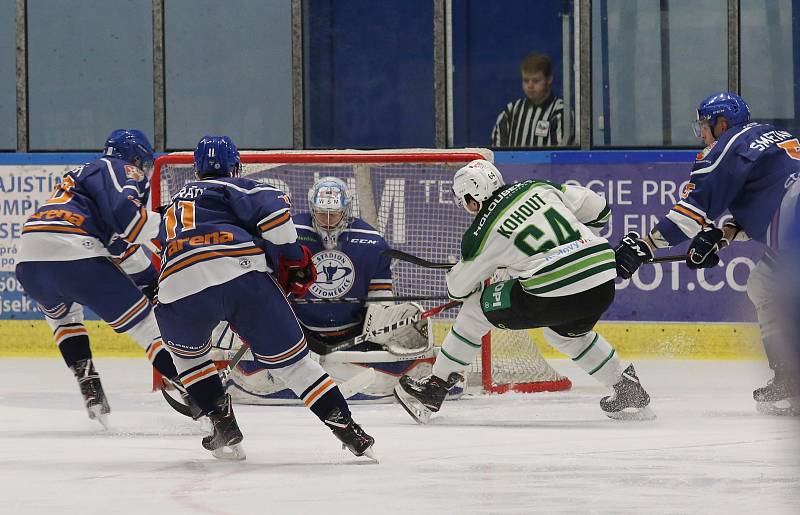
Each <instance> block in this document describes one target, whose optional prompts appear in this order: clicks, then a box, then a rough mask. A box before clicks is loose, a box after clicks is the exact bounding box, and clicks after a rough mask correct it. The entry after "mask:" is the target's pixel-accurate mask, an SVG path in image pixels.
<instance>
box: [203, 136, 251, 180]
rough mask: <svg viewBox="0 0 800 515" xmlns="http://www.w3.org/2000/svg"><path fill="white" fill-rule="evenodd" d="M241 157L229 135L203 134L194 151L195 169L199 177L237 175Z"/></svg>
mask: <svg viewBox="0 0 800 515" xmlns="http://www.w3.org/2000/svg"><path fill="white" fill-rule="evenodd" d="M240 166H241V158H240V156H239V149H237V148H236V145H235V144H234V143H233V141H232V140H231V139H230V138H229V137H228V136H203V139H201V140H200V141H199V142H198V143H197V148H196V149H195V151H194V170H195V172H197V175H198V177H236V176H237V175H239V167H240Z"/></svg>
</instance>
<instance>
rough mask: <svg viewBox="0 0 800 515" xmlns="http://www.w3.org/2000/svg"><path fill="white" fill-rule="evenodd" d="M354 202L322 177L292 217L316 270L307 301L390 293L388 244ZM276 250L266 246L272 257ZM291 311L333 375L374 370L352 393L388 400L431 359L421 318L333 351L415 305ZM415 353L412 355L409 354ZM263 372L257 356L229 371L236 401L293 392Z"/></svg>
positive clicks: (313, 306) (318, 306)
mask: <svg viewBox="0 0 800 515" xmlns="http://www.w3.org/2000/svg"><path fill="white" fill-rule="evenodd" d="M353 201H354V199H353V197H352V195H351V194H350V189H349V188H348V186H347V184H346V183H345V182H344V181H343V180H341V179H338V178H336V177H323V178H321V179H319V180H318V181H316V182H315V183H314V185H313V186H312V187H311V189H309V191H308V209H309V212H308V213H300V214H296V215H294V216H293V221H294V225H295V228H296V229H297V234H298V241H300V242H302V244H303V245H305V246H306V247H308V249H309V250H310V251H311V254H312V261H313V262H314V266H315V267H316V270H317V280H316V282H314V283H313V284H311V286H310V287H309V291H308V293H307V294H306V296H305V299H307V300H310V301H313V300H319V299H327V300H332V301H335V300H336V299H338V298H342V297H356V298H370V299H380V298H387V297H391V296H392V273H391V270H390V264H391V261H390V259H389V258H387V257H386V256H384V255H383V254H382V252H383V251H384V250H386V249H387V248H388V245H387V243H386V241H385V240H384V239H383V237H382V236H381V235H380V233H379V232H378V231H376V230H375V228H374V227H372V226H371V225H369V224H368V223H367V222H365V221H363V220H361V219H360V218H357V217H354V216H353ZM274 254H275V253H274V252H271V253H270V255H271V259H272V261H273V262H274V261H275V260H276V257H275V256H274ZM294 310H295V313H296V314H297V318H298V320H299V321H300V325H301V326H302V328H303V332H304V333H305V335H306V340H307V342H308V346H309V348H310V349H311V350H312V351H313V352H315V353H316V354H319V355H320V356H321V357H320V364H321V365H322V366H323V367H324V368H325V369H326V370H327V371H328V373H330V374H331V375H333V376H334V377H336V378H337V380H341V381H347V380H349V379H351V378H352V377H354V376H355V375H357V374H358V373H360V372H362V371H363V370H364V368H365V367H369V368H373V369H375V371H376V375H375V378H374V380H373V382H372V383H371V384H370V385H369V386H368V387H366V388H365V389H364V390H362V391H359V392H356V394H355V396H354V397H352V399H353V400H357V401H365V402H391V400H392V390H393V388H394V386H395V384H396V383H397V378H398V377H399V376H400V375H403V374H412V375H414V372H413V371H414V370H415V369H416V368H417V367H424V366H427V368H426V369H425V371H426V372H427V370H429V368H430V364H431V363H432V362H433V358H434V355H433V349H432V344H431V342H430V340H429V338H428V331H427V322H426V321H421V322H419V323H417V324H414V325H407V326H403V327H399V328H398V329H396V330H395V331H392V332H391V333H386V334H381V335H377V336H374V337H373V338H371V339H370V341H367V342H364V343H362V344H359V345H357V346H354V347H350V348H348V349H347V351H344V352H331V349H332V348H333V347H334V346H336V345H339V344H341V343H342V342H345V341H347V340H350V339H352V338H353V337H355V336H357V335H360V334H362V333H365V332H369V331H370V330H371V329H374V328H382V327H386V326H389V325H391V324H392V323H394V322H396V321H398V320H402V319H404V318H408V317H411V316H413V315H415V314H417V313H419V312H421V311H422V310H421V308H420V306H419V305H418V304H415V303H402V304H394V303H392V302H378V301H376V302H369V303H366V302H361V303H344V302H342V303H336V302H331V303H309V304H302V303H297V304H295V306H294ZM385 347H391V348H392V349H393V350H395V353H400V354H402V356H398V355H397V354H394V353H392V352H388V351H386V350H384V348H385ZM398 349H399V350H398ZM412 355H413V356H414V359H409V356H412ZM268 376H269V374H268V373H267V372H266V371H264V370H263V368H262V367H260V366H259V364H258V363H257V362H252V361H242V362H240V364H239V366H238V367H237V369H236V370H234V372H233V373H232V374H231V385H230V387H229V391H230V392H231V393H232V395H233V397H234V400H235V401H236V402H241V403H256V404H262V403H265V404H271V403H278V402H283V401H285V400H286V399H293V398H294V396H293V395H292V394H291V392H289V391H287V390H286V387H285V386H284V385H282V384H276V383H275V382H274V381H272V380H271V378H270V377H268Z"/></svg>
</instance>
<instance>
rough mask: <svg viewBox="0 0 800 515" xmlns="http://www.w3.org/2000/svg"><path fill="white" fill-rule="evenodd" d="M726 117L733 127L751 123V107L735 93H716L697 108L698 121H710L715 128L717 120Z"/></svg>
mask: <svg viewBox="0 0 800 515" xmlns="http://www.w3.org/2000/svg"><path fill="white" fill-rule="evenodd" d="M720 116H724V117H725V119H726V120H728V124H730V125H731V127H733V126H736V125H741V124H743V123H747V122H749V121H750V106H748V105H747V102H745V101H744V99H743V98H742V97H740V96H739V95H737V94H735V93H724V92H723V93H714V94H713V95H711V96H709V97H707V98H705V99H704V100H703V101H702V102H700V105H699V106H698V107H697V120H698V121H700V120H708V124H709V125H710V126H711V127H713V126H715V125H716V124H717V118H719V117H720Z"/></svg>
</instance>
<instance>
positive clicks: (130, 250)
mask: <svg viewBox="0 0 800 515" xmlns="http://www.w3.org/2000/svg"><path fill="white" fill-rule="evenodd" d="M137 250H139V245H131V246H130V247H128V248H127V249H125V252H123V253H122V254H121V255H120V256H119V257H118V258H117V259H119V260H120V262H122V261H125V260H126V259H128V258H129V257H131V256H132V255H134V254H135V253H136V251H137Z"/></svg>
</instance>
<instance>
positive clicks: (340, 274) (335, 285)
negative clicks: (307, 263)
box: [309, 250, 356, 299]
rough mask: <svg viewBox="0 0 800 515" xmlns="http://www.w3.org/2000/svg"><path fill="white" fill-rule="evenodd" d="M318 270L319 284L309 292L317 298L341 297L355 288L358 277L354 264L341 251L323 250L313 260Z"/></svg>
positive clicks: (314, 285) (316, 283)
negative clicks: (354, 284)
mask: <svg viewBox="0 0 800 515" xmlns="http://www.w3.org/2000/svg"><path fill="white" fill-rule="evenodd" d="M311 259H312V260H313V261H314V266H315V267H316V268H317V282H315V283H314V284H312V285H311V288H310V289H309V291H310V292H311V294H312V295H314V296H315V297H319V298H322V299H332V298H334V297H341V296H343V295H344V294H346V293H347V292H349V291H350V289H351V288H352V287H353V283H355V282H356V276H355V273H354V270H353V262H352V261H351V260H350V258H349V257H348V256H347V254H345V253H344V252H341V251H339V250H323V251H322V252H318V253H316V254H314V257H312V258H311Z"/></svg>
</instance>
